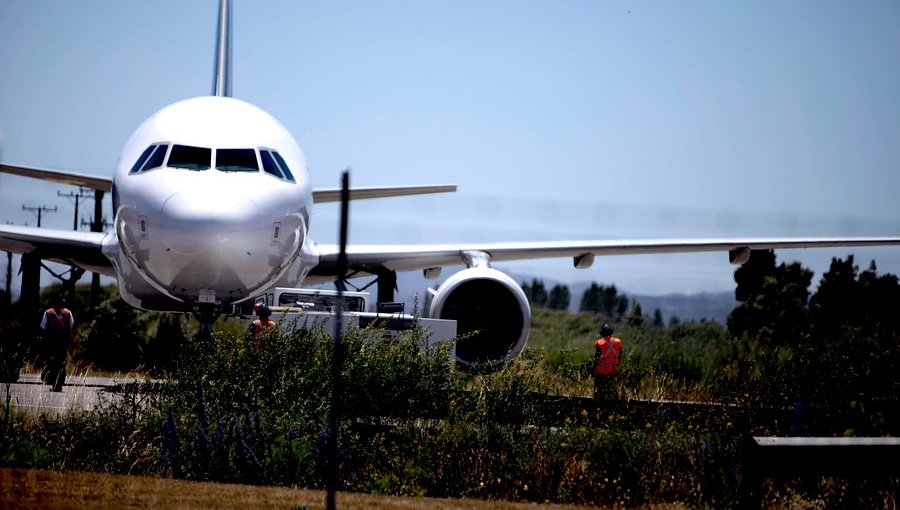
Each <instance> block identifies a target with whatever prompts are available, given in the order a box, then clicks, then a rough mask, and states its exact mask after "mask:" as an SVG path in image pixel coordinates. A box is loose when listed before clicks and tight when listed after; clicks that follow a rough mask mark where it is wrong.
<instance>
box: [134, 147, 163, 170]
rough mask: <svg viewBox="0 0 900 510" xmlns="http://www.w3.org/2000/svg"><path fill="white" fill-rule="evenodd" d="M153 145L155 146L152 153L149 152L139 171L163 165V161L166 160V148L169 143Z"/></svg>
mask: <svg viewBox="0 0 900 510" xmlns="http://www.w3.org/2000/svg"><path fill="white" fill-rule="evenodd" d="M154 147H156V149H155V150H154V151H153V154H151V155H150V157H149V158H147V161H146V162H145V163H144V165H143V166H141V172H146V171H147V170H153V169H154V168H159V167H161V166H163V161H165V160H166V150H168V148H169V145H168V144H164V143H162V144H159V145H155V146H154Z"/></svg>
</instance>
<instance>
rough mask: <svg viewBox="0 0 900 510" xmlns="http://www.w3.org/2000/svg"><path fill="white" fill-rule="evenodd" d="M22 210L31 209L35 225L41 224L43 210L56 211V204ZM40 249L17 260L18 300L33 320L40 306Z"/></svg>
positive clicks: (24, 207) (27, 208)
mask: <svg viewBox="0 0 900 510" xmlns="http://www.w3.org/2000/svg"><path fill="white" fill-rule="evenodd" d="M22 210H23V211H31V212H33V213H35V214H36V215H37V226H38V227H40V226H41V218H43V215H44V213H45V212H56V206H53V207H52V208H51V207H47V206H45V205H41V206H37V207H27V206H24V205H23V206H22ZM39 251H40V250H35V251H32V252H30V253H23V254H22V259H21V261H20V262H19V264H20V270H21V272H22V290H21V291H20V293H19V302H20V303H22V306H23V310H25V313H26V314H28V315H26V316H27V317H28V320H29V321H33V317H31V314H37V311H38V309H39V308H40V297H41V258H40V255H38V252H39Z"/></svg>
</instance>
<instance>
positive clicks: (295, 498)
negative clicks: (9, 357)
mask: <svg viewBox="0 0 900 510" xmlns="http://www.w3.org/2000/svg"><path fill="white" fill-rule="evenodd" d="M336 500H337V507H338V508H341V509H374V510H394V509H396V510H401V509H402V510H409V509H437V510H450V509H463V508H465V509H476V510H478V509H485V510H487V509H508V510H514V509H515V510H542V509H577V508H586V507H578V506H568V505H549V504H529V503H509V502H504V501H481V500H460V499H437V498H424V497H389V496H374V495H370V494H352V493H339V494H338V495H337V498H336ZM249 507H255V508H273V509H274V508H285V509H298V510H299V509H310V510H311V509H314V508H324V507H325V493H324V492H323V491H315V490H307V489H289V488H283V487H257V486H252V485H236V484H235V485H231V484H220V483H212V482H189V481H185V480H172V479H167V478H150V477H140V476H127V475H110V474H103V473H83V472H74V471H65V472H57V471H46V470H37V469H10V468H5V469H0V509H5V508H47V509H65V508H92V509H98V510H102V509H132V508H168V509H173V510H186V509H198V508H221V509H231V508H234V509H238V508H241V509H243V508H249ZM648 508H649V507H648ZM653 508H660V509H662V508H670V509H676V508H684V507H681V506H668V505H667V506H656V507H653Z"/></svg>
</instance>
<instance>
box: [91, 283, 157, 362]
mask: <svg viewBox="0 0 900 510" xmlns="http://www.w3.org/2000/svg"><path fill="white" fill-rule="evenodd" d="M76 320H77V317H76ZM147 322H148V314H147V312H139V311H137V310H136V309H135V308H133V307H132V306H130V305H128V304H127V303H125V302H124V301H122V299H121V298H119V297H116V298H113V299H108V300H106V301H104V302H103V303H101V304H100V306H98V307H97V310H96V313H95V316H94V319H93V320H92V321H91V322H90V323H89V324H88V327H87V328H86V329H85V330H84V331H82V332H81V335H80V340H81V342H80V343H81V347H82V352H81V357H82V361H85V362H87V363H90V364H93V365H94V366H95V367H96V368H98V369H100V370H118V371H130V370H134V369H135V368H137V367H138V365H139V364H140V363H141V361H142V359H143V358H142V354H143V351H144V348H145V346H146V342H145V340H144V334H145V332H146V329H147Z"/></svg>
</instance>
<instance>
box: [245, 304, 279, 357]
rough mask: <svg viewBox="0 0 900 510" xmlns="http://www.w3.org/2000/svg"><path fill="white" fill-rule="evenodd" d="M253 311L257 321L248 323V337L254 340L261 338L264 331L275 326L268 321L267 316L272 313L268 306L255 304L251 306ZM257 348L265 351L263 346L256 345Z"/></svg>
mask: <svg viewBox="0 0 900 510" xmlns="http://www.w3.org/2000/svg"><path fill="white" fill-rule="evenodd" d="M253 311H254V313H256V317H257V319H256V320H254V321H253V322H251V323H250V337H251V338H253V339H254V340H256V339H258V338H259V337H260V336H262V334H263V332H264V331H266V330H267V329H270V328H274V327H275V326H277V324H276V322H275V321H273V320H269V316H270V315H272V311H271V310H269V305H267V304H265V303H256V305H254V306H253ZM257 347H258V348H259V349H261V350H263V349H265V346H263V345H258V346H257Z"/></svg>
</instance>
